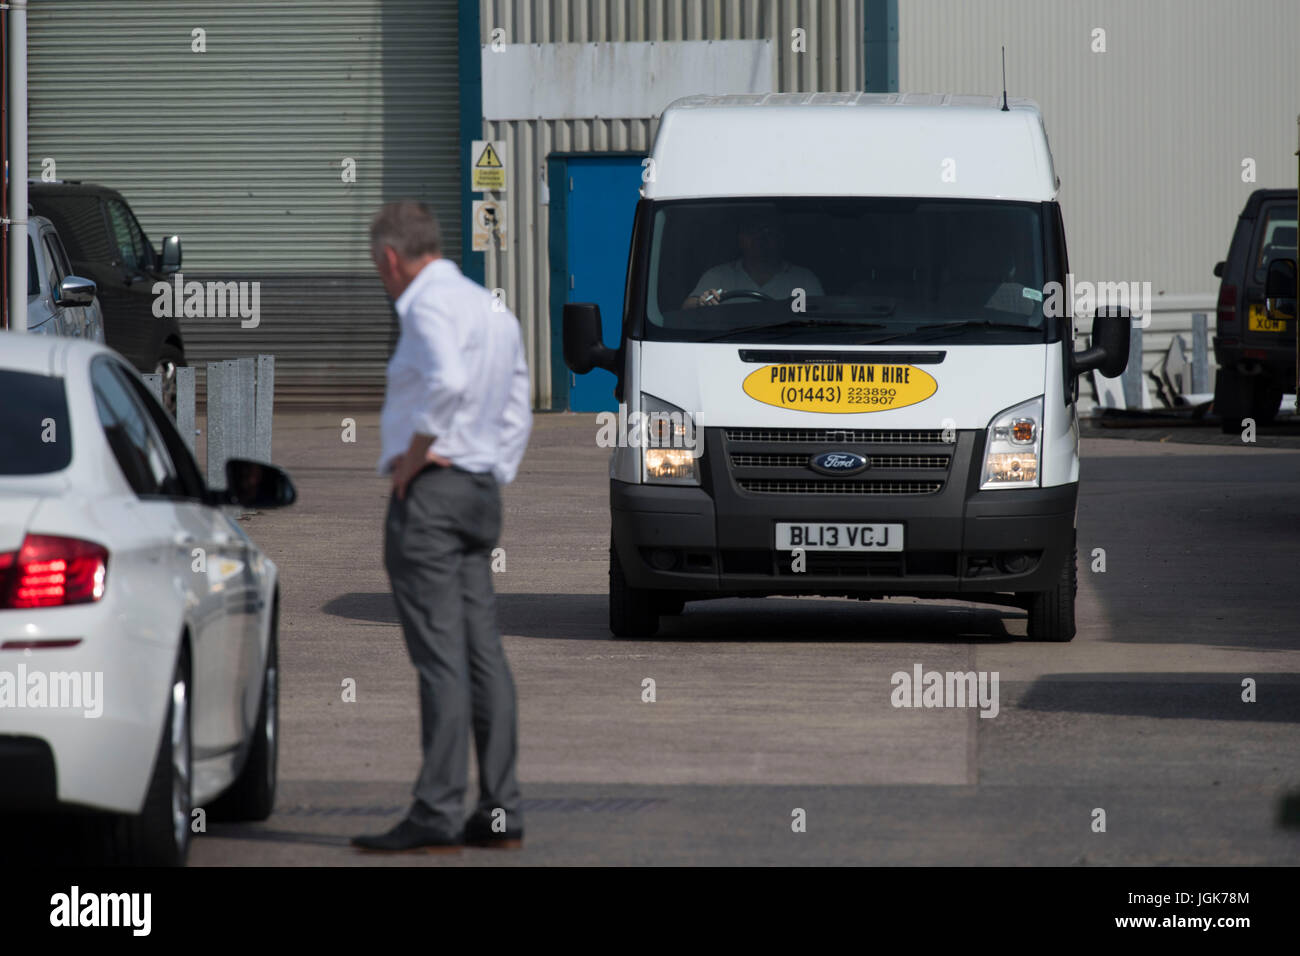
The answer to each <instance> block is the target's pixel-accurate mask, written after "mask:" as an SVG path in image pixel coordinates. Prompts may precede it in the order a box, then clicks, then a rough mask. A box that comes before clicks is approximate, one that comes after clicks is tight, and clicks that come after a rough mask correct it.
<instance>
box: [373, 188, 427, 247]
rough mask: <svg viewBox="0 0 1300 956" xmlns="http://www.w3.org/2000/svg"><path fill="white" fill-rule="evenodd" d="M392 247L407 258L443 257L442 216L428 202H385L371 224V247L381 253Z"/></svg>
mask: <svg viewBox="0 0 1300 956" xmlns="http://www.w3.org/2000/svg"><path fill="white" fill-rule="evenodd" d="M384 246H391V247H392V248H393V250H394V251H395V252H396V253H397V254H398V255H399V256H401V257H402V258H403V259H419V258H420V257H421V256H424V255H435V256H436V255H439V254H440V252H441V250H442V233H441V230H440V229H439V228H438V216H437V214H436V213H434V211H433V209H432V207H430V206H429V204H428V203H425V202H419V201H417V200H414V199H400V200H398V201H397V202H390V203H385V204H384V205H383V206H382V207H381V208H380V210H379V212H377V213H375V218H374V219H373V220H371V222H370V248H371V250H372V251H374V252H378V251H379V250H380V249H382V248H383V247H384Z"/></svg>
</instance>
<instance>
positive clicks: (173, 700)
mask: <svg viewBox="0 0 1300 956" xmlns="http://www.w3.org/2000/svg"><path fill="white" fill-rule="evenodd" d="M159 736H160V738H161V740H160V741H159V743H158V753H157V754H156V755H155V757H154V767H153V775H152V776H151V777H150V779H149V789H148V791H147V792H146V793H145V800H144V807H143V809H142V810H141V811H140V813H138V814H136V815H134V816H125V817H121V818H119V819H118V820H117V825H116V828H115V829H116V833H115V834H114V836H115V837H116V839H115V840H114V844H115V845H114V852H113V856H114V858H115V859H114V862H117V863H124V864H127V865H129V866H184V865H185V861H186V859H187V857H188V856H189V852H190V815H191V810H192V809H193V781H194V760H193V747H192V742H193V733H192V729H191V705H190V658H189V650H188V648H186V647H184V645H182V649H181V653H180V657H179V659H178V660H177V661H176V671H175V673H174V674H173V675H172V683H171V689H170V691H169V693H168V697H167V715H166V717H165V719H164V720H163V726H162V733H161V734H159Z"/></svg>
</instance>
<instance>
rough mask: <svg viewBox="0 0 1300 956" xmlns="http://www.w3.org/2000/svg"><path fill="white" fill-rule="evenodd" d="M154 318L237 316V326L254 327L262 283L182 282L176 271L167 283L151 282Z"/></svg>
mask: <svg viewBox="0 0 1300 956" xmlns="http://www.w3.org/2000/svg"><path fill="white" fill-rule="evenodd" d="M153 294H154V300H153V315H154V318H155V319H224V318H238V319H239V320H240V322H239V327H240V328H243V329H255V328H257V326H258V324H259V323H261V321H262V283H261V282H259V281H257V280H253V281H251V282H234V281H231V282H215V281H209V282H199V281H197V280H191V281H189V282H186V281H185V276H184V275H182V274H181V273H179V272H178V273H176V274H175V275H174V276H172V281H171V282H166V281H159V282H155V283H154V284H153Z"/></svg>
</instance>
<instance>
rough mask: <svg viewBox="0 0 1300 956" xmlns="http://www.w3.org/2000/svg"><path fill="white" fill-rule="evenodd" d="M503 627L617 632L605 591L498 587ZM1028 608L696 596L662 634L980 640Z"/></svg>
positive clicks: (332, 606) (360, 609)
mask: <svg viewBox="0 0 1300 956" xmlns="http://www.w3.org/2000/svg"><path fill="white" fill-rule="evenodd" d="M497 606H498V610H499V615H500V622H501V630H502V632H503V633H505V634H511V635H516V636H519V637H529V638H536V639H542V640H612V639H613V637H612V635H611V634H610V632H609V628H608V625H607V623H606V622H607V620H608V599H607V598H606V596H605V595H603V594H498V595H497ZM323 610H324V612H325V613H326V614H330V615H333V616H334V617H341V618H345V619H347V620H351V621H362V622H366V623H369V624H393V625H396V624H397V623H398V622H397V610H396V608H395V607H394V606H393V599H392V595H390V594H388V593H387V592H352V593H349V594H341V595H339V596H338V597H336V598H333V599H331V600H330V601H328V602H327V603H326V604H325V606H324V608H323ZM1024 619H1025V612H1024V611H1021V610H1017V609H1014V608H1000V607H989V606H985V605H969V604H960V605H953V604H940V603H918V604H901V603H887V602H882V601H848V600H843V601H837V600H825V599H802V600H800V599H793V598H762V599H748V600H747V599H740V598H732V599H722V600H716V601H697V602H692V603H690V604H688V605H687V606H686V610H685V613H683V614H682V615H680V616H678V617H665V618H663V620H662V623H661V625H660V630H659V633H658V635H657V636H656V637H655V640H656V641H684V642H685V641H711V642H716V641H747V642H754V641H776V642H779V641H809V642H814V643H851V642H873V643H877V642H884V641H896V642H900V643H944V642H961V643H971V642H974V643H982V642H999V641H1002V642H1005V641H1015V640H1021V639H1023V638H1022V637H1017V636H1016V634H1013V633H1011V632H1010V631H1008V629H1007V625H1008V623H1009V622H1014V623H1013V626H1015V625H1016V624H1018V625H1019V630H1020V632H1021V633H1023V629H1024V623H1023V622H1024Z"/></svg>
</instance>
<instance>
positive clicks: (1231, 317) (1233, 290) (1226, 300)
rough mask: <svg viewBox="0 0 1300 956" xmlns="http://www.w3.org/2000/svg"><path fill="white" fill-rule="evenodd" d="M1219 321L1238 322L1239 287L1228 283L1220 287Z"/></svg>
mask: <svg viewBox="0 0 1300 956" xmlns="http://www.w3.org/2000/svg"><path fill="white" fill-rule="evenodd" d="M1218 319H1219V321H1220V322H1235V321H1237V287H1236V286H1235V285H1228V284H1227V283H1226V282H1225V283H1224V284H1223V285H1221V286H1219V308H1218Z"/></svg>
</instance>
